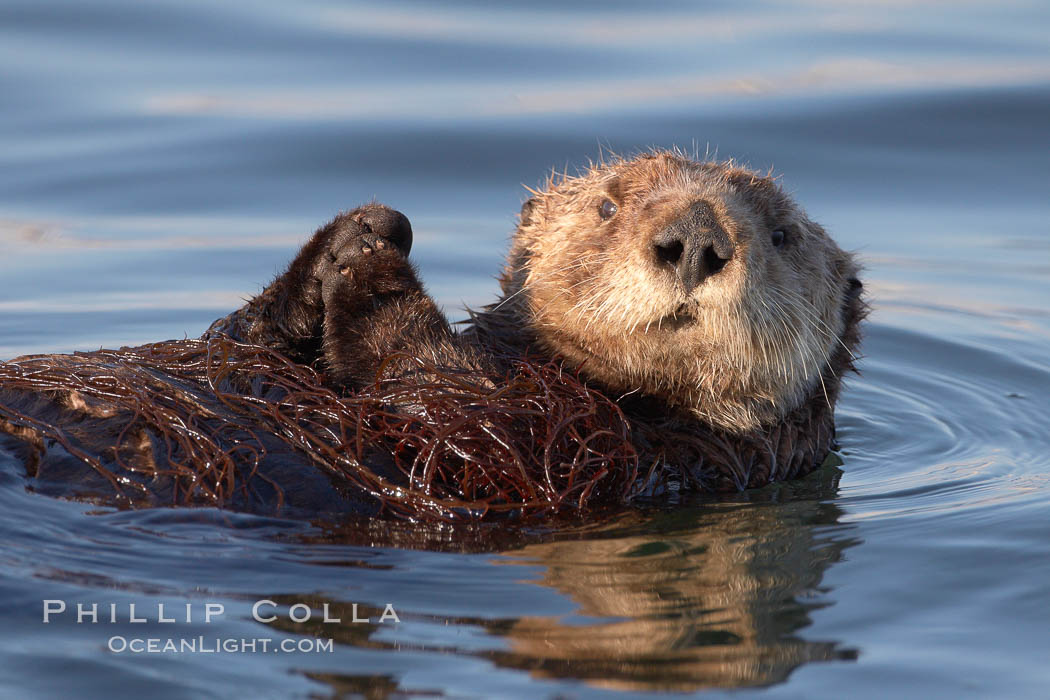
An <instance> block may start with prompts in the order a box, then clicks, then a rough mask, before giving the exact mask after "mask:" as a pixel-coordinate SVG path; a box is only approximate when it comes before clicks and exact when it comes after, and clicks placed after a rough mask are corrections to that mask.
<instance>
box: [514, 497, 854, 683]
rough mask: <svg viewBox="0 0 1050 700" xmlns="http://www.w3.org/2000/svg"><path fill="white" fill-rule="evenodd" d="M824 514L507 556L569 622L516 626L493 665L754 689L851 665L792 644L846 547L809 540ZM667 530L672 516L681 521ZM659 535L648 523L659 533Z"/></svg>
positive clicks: (730, 517) (806, 644)
mask: <svg viewBox="0 0 1050 700" xmlns="http://www.w3.org/2000/svg"><path fill="white" fill-rule="evenodd" d="M838 514H839V511H838V509H837V508H836V507H835V506H833V505H827V504H821V503H819V502H812V501H810V502H790V503H783V504H765V505H740V504H737V505H723V506H716V507H709V508H705V509H704V510H703V511H702V512H701V513H695V514H691V517H689V516H686V517H689V520H691V521H692V522H689V521H686V522H681V523H680V524H679V525H678V526H677V527H675V528H674V529H673V530H672V531H670V532H665V533H663V534H657V532H652V533H647V534H635V535H630V536H616V535H615V533H613V536H612V537H609V538H608V539H589V540H577V541H561V542H550V543H544V544H531V545H527V546H525V547H523V548H521V549H519V550H517V551H514V552H507V553H505V554H504V556H505V557H507V560H508V563H511V564H529V565H536V564H539V565H542V566H543V567H544V572H543V574H542V575H541V577H540V579H539V583H541V584H542V585H546V586H550V587H552V588H555V589H557V590H559V591H561V592H563V593H564V594H565V595H567V596H569V597H571V598H572V600H573V601H574V602H575V603H576V604H578V605H579V609H578V610H577V612H576V613H575V614H574V615H573V616H572V617H571V618H570V619H559V618H551V617H523V618H521V619H519V620H518V621H516V622H515V623H514V624H513V625H512V626H511V627H510V629H509V630H507V631H506V633H505V634H506V637H507V638H508V639H509V640H510V648H511V651H510V652H509V653H505V654H503V653H501V654H496V655H495V659H496V661H497V662H498V663H500V664H502V665H507V666H511V667H515V668H522V669H528V670H530V671H531V672H532V673H534V674H536V675H539V676H550V677H572V678H579V679H585V680H587V681H588V682H591V683H593V684H597V685H602V686H609V687H617V688H635V689H663V690H690V689H696V688H701V687H711V686H718V687H735V686H749V685H767V684H771V683H777V682H780V681H783V680H785V679H786V678H787V677H788V675H789V674H790V673H791V671H792V670H794V669H795V668H796V667H798V666H800V665H802V664H804V663H807V662H809V661H826V660H831V659H841V658H853V657H854V656H855V654H854V653H853V652H851V651H846V650H842V649H839V648H838V647H837V646H836V644H835V643H834V642H832V641H809V640H805V639H802V638H800V637H799V636H797V633H798V631H799V630H800V629H802V628H803V627H806V626H808V625H809V624H810V620H809V611H810V610H812V609H815V608H818V607H822V606H823V605H825V604H827V603H826V602H820V601H819V599H817V600H808V599H809V598H810V597H811V596H812V595H813V594H814V593H816V592H818V591H819V588H818V587H819V585H820V581H821V577H822V576H823V574H824V571H825V569H827V568H828V566H830V565H831V564H832V563H834V562H835V561H837V560H838V559H839V558H840V556H841V552H842V550H843V549H844V548H845V547H847V546H849V545H850V544H851V543H852V542H850V541H848V540H844V539H841V538H833V539H827V540H821V538H820V537H819V536H818V535H816V534H815V533H814V527H815V526H816V525H818V524H831V523H834V522H835V520H836V518H837V516H838ZM665 519H666V520H670V521H675V520H685V518H684V517H683V515H682V514H676V515H673V516H667V517H666V518H665ZM660 527H661V526H659V525H658V526H657V528H654V529H658V528H660Z"/></svg>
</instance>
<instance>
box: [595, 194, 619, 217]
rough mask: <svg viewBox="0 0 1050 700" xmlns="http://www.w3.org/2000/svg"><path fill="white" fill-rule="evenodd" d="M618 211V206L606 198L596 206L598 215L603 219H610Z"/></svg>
mask: <svg viewBox="0 0 1050 700" xmlns="http://www.w3.org/2000/svg"><path fill="white" fill-rule="evenodd" d="M618 211H620V207H618V206H616V202H614V201H612V200H611V199H607V200H605V201H604V202H602V203H601V205H600V206H599V207H598V216H600V217H602V218H603V219H611V218H612V217H613V216H614V215H615V214H616V212H618Z"/></svg>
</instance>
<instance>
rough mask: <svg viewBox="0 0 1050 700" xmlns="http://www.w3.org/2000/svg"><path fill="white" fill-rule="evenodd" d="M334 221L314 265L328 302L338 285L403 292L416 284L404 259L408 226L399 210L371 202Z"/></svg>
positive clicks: (367, 292)
mask: <svg viewBox="0 0 1050 700" xmlns="http://www.w3.org/2000/svg"><path fill="white" fill-rule="evenodd" d="M333 224H335V227H334V228H335V230H334V232H333V235H332V236H331V237H330V238H329V240H328V245H327V246H326V248H327V249H326V251H325V253H324V254H323V255H322V256H321V259H320V260H319V261H318V267H317V268H316V275H317V278H318V279H319V280H320V281H321V293H322V298H323V301H324V304H325V305H326V306H327V305H328V304H330V303H332V302H333V298H334V295H335V294H336V293H337V292H338V290H340V289H343V290H348V291H356V292H358V293H360V294H365V295H377V294H390V293H394V292H398V291H407V290H408V289H410V288H412V287H413V286H415V285H416V284H417V283H416V282H415V277H414V275H413V274H412V272H411V266H410V265H409V263H408V261H407V259H406V256H407V255H408V251H409V250H410V249H411V247H412V226H411V225H410V224H409V222H408V219H407V218H406V217H405V216H404V215H403V214H401V213H400V212H397V211H394V210H393V209H390V208H388V207H384V206H382V205H379V204H371V205H367V206H364V207H360V208H359V209H355V210H354V211H352V212H349V213H347V214H343V215H340V216H339V217H338V218H337V219H336V221H334V222H333ZM343 301H344V302H345V299H344V300H343Z"/></svg>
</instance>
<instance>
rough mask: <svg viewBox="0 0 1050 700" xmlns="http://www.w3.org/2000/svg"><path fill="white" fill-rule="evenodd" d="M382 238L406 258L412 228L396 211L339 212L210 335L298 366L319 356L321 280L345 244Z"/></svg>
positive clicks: (362, 209) (372, 207) (371, 208)
mask: <svg viewBox="0 0 1050 700" xmlns="http://www.w3.org/2000/svg"><path fill="white" fill-rule="evenodd" d="M369 235H370V236H372V238H373V240H376V239H377V237H382V238H383V239H384V240H386V241H389V242H390V243H391V244H392V245H393V246H394V247H396V248H398V249H399V250H401V251H402V252H403V254H405V255H407V254H408V251H409V249H410V247H411V245H412V227H411V225H410V224H409V222H408V219H406V218H405V217H404V215H402V214H401V213H399V212H396V211H394V210H393V209H390V208H388V207H385V206H383V205H381V204H368V205H365V206H362V207H358V208H357V209H354V210H352V211H349V212H346V213H343V214H340V215H339V216H337V217H335V219H333V220H332V221H330V222H329V223H327V224H325V225H324V226H322V227H321V228H319V229H318V230H317V231H316V232H315V233H314V235H313V236H312V237H311V239H310V240H309V242H307V243H306V245H304V246H303V247H302V249H301V250H300V251H299V254H298V255H296V257H295V259H294V260H292V262H291V264H289V266H288V269H287V271H285V273H284V274H282V275H281V276H280V277H278V278H277V279H275V280H274V281H273V282H272V283H271V284H270V285H269V286H268V287H267V288H266V289H265V290H263V292H262V293H261V294H259V295H258V296H256V297H255V298H253V299H252V300H251V301H249V302H248V303H247V304H245V305H244V306H243V307H241V308H240V309H238V310H237V311H235V312H233V313H232V314H230V315H229V316H226V317H225V318H222V319H219V320H218V321H216V322H215V323H213V324H212V325H211V327H210V328H209V329H208V331H207V332H206V333H205V337H207V336H208V335H211V334H215V333H222V334H225V335H229V336H231V337H233V338H236V339H237V340H241V341H243V342H247V343H253V344H256V345H265V346H267V347H269V348H271V349H273V350H277V351H278V352H281V353H283V354H285V355H287V356H288V357H289V358H291V359H293V360H295V361H296V362H300V363H303V364H312V363H313V362H315V361H316V360H317V359H319V357H320V356H321V352H322V350H321V343H322V337H323V323H324V317H325V307H324V301H323V295H322V289H321V286H322V280H323V279H324V277H325V274H326V273H327V272H329V271H330V268H331V266H332V264H333V263H334V261H335V259H336V251H338V250H340V249H341V248H342V247H343V246H345V245H346V243H347V241H349V240H355V239H357V238H360V237H362V236H369Z"/></svg>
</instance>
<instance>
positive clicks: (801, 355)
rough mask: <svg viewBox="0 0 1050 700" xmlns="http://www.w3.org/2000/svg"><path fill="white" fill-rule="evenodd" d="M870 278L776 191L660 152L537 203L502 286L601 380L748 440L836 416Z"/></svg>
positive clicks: (549, 344) (543, 332) (557, 349)
mask: <svg viewBox="0 0 1050 700" xmlns="http://www.w3.org/2000/svg"><path fill="white" fill-rule="evenodd" d="M856 274H857V266H856V264H855V263H854V261H853V259H852V258H851V256H850V255H849V254H848V253H845V252H844V251H842V250H841V249H840V248H839V247H838V246H837V245H836V244H835V242H834V241H832V240H831V238H829V237H828V235H827V234H826V233H825V232H824V230H823V229H822V228H821V227H820V226H819V225H817V224H816V223H814V222H813V221H811V220H810V219H809V218H807V217H806V214H805V213H804V212H803V211H802V209H800V208H799V207H798V206H797V205H796V204H795V203H794V202H793V201H792V200H791V199H790V198H789V197H788V196H787V195H786V194H784V192H783V191H782V190H781V189H780V188H779V187H778V186H777V185H776V183H775V182H774V181H773V180H772V179H771V178H769V177H764V176H761V175H758V174H756V173H754V172H751V171H749V170H746V169H743V168H739V167H736V166H734V165H732V164H726V163H703V162H696V161H693V160H690V159H688V158H685V157H682V156H680V155H678V154H673V153H668V152H658V153H652V154H646V155H643V156H640V157H637V158H634V159H631V160H617V161H615V162H612V163H606V164H602V165H600V166H596V167H593V168H592V169H590V170H589V171H588V172H586V173H584V174H582V175H580V176H578V177H564V178H560V179H557V180H554V179H552V181H551V182H549V183H548V185H547V187H546V188H545V189H544V190H543V191H541V192H537V193H535V196H534V197H533V198H532V199H530V200H529V201H528V202H526V204H525V206H524V207H523V208H522V215H521V221H520V224H519V226H518V229H517V231H516V233H515V236H514V240H513V243H512V248H511V254H510V261H509V264H508V267H507V270H506V271H505V273H504V275H503V278H502V284H503V291H504V299H505V300H506V301H508V302H510V300H511V299H512V298H513V300H514V301H513V304H512V308H513V309H515V313H516V314H519V315H521V316H522V317H523V318H522V319H521V322H522V323H523V324H525V325H527V326H528V328H529V329H530V331H531V335H532V336H534V338H535V339H536V342H538V343H539V344H540V346H542V347H543V348H544V350H546V351H548V352H551V353H554V354H557V355H561V356H563V357H564V358H566V359H567V360H568V361H569V363H570V364H572V365H574V366H577V367H579V368H580V370H581V372H582V373H583V374H584V375H586V376H587V377H588V378H590V379H592V380H594V381H596V382H598V383H599V384H601V385H602V386H604V387H605V388H607V389H609V390H611V391H613V392H632V391H640V392H641V393H643V394H646V395H650V396H653V397H656V398H658V399H661V400H662V401H664V402H666V403H667V404H668V405H669V406H673V407H676V408H678V409H683V410H686V411H689V412H691V413H693V414H695V415H696V416H698V417H700V418H701V419H703V420H705V421H707V422H709V423H710V424H712V425H714V426H716V427H720V428H722V429H726V430H729V431H732V432H743V431H749V430H754V429H757V428H760V427H763V426H769V425H772V424H774V423H775V422H777V421H778V420H779V419H781V418H783V417H784V416H785V415H786V414H787V413H788V412H789V411H791V410H792V409H794V408H796V407H797V406H799V405H801V404H802V403H803V402H804V401H805V400H806V399H807V398H808V397H811V396H813V395H814V392H818V393H822V394H826V395H827V396H828V398H827V401H828V403H829V405H830V404H831V402H833V401H834V388H835V387H837V379H838V375H839V374H841V372H842V371H843V369H844V367H845V366H846V365H847V364H848V361H846V362H841V361H840V362H839V363H838V364H837V365H836V364H835V363H832V362H831V358H832V357H833V356H834V355H835V354H836V353H837V352H838V351H839V348H842V349H844V350H846V352H847V354H848V353H849V348H847V347H846V344H852V343H853V342H854V336H855V333H853V332H852V330H851V329H847V326H848V325H850V324H851V323H853V321H852V320H851V318H852V317H851V315H850V314H848V313H846V312H845V310H846V309H847V307H848V306H849V304H850V302H851V300H855V298H856V297H857V295H858V292H859V289H860V283H859V282H858V281H857V279H856ZM847 330H850V333H849V335H848V338H847V337H845V334H846V331H847ZM844 338H845V342H844ZM829 383H833V384H834V386H832V387H830V388H829V387H828V384H829ZM829 392H830V393H829ZM821 400H823V396H822V397H821Z"/></svg>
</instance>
